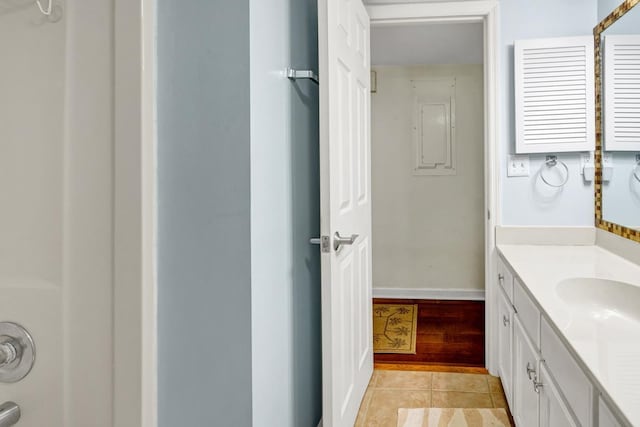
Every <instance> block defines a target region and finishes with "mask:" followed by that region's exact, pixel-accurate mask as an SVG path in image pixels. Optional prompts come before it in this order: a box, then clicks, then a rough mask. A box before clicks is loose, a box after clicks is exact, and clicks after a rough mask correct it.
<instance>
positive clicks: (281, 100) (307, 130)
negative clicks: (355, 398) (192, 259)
mask: <svg viewBox="0 0 640 427" xmlns="http://www.w3.org/2000/svg"><path fill="white" fill-rule="evenodd" d="M317 56H318V51H317V5H316V1H315V0H271V1H268V2H266V1H264V0H252V1H251V231H252V239H251V252H252V269H251V270H252V335H253V419H254V425H255V426H265V427H270V426H273V425H276V424H277V425H278V426H284V427H287V426H290V427H298V426H300V427H315V426H316V425H317V424H318V421H319V420H320V418H321V412H322V408H321V402H322V395H321V394H322V387H321V379H322V376H321V354H322V351H321V346H320V344H321V329H320V257H319V250H318V247H317V246H311V245H310V244H309V238H310V237H314V236H318V235H319V224H320V217H319V198H320V196H319V171H318V166H319V164H318V161H319V158H318V87H317V86H316V85H314V84H313V83H311V82H309V81H299V82H296V83H294V82H291V81H289V80H288V79H287V78H285V77H284V74H283V71H284V69H285V68H286V67H289V66H292V67H294V68H299V69H313V70H317V68H318V63H317V61H318V60H317Z"/></svg>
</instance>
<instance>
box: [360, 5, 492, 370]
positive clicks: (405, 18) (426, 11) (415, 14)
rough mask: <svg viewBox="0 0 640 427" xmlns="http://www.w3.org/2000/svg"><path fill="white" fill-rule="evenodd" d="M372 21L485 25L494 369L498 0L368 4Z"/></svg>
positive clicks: (488, 326) (488, 293)
mask: <svg viewBox="0 0 640 427" xmlns="http://www.w3.org/2000/svg"><path fill="white" fill-rule="evenodd" d="M367 11H368V12H369V16H370V18H371V25H372V26H374V25H398V24H409V23H420V22H424V23H442V22H450V23H455V22H460V23H465V22H481V23H483V25H484V103H485V109H484V111H485V114H484V147H485V150H484V153H485V155H484V162H485V165H484V166H485V168H484V170H485V173H484V174H485V178H484V194H485V197H484V200H485V212H486V215H487V221H486V223H485V239H484V240H485V364H486V367H487V368H488V369H489V372H491V373H492V374H496V373H497V366H496V361H497V358H496V357H495V355H494V353H495V352H494V349H495V348H496V344H495V342H496V333H497V331H496V330H495V325H494V323H495V322H493V321H492V320H493V319H494V317H495V316H494V314H493V313H494V311H495V310H496V301H497V300H496V292H495V288H494V285H493V281H492V278H493V277H495V274H494V273H495V271H496V261H495V257H496V255H495V232H494V230H495V225H496V224H499V223H500V218H499V216H500V210H499V208H498V207H499V206H500V200H499V197H500V192H499V188H498V165H499V163H498V162H499V158H498V155H499V150H498V136H497V135H498V133H497V130H498V106H497V99H498V25H499V20H498V18H499V16H498V13H499V12H498V1H497V0H486V1H464V2H449V3H411V4H393V5H391V4H387V5H370V6H368V7H367Z"/></svg>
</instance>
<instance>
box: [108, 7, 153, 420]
mask: <svg viewBox="0 0 640 427" xmlns="http://www.w3.org/2000/svg"><path fill="white" fill-rule="evenodd" d="M114 3H115V10H114V30H115V38H114V42H115V52H114V61H115V69H114V73H115V76H114V87H115V88H114V104H115V107H114V110H115V111H114V117H115V119H114V135H115V137H114V195H113V203H114V217H115V219H114V230H115V236H114V248H113V251H114V283H113V286H114V291H113V292H114V294H113V295H114V307H113V318H114V321H113V328H114V329H113V334H114V342H113V347H114V350H113V352H114V354H113V369H114V379H113V381H114V382H113V384H114V386H113V405H114V408H113V425H114V427H126V426H127V427H128V426H140V427H155V426H157V345H156V343H157V327H156V308H157V304H156V301H157V297H156V296H157V292H156V289H157V288H156V274H155V271H156V270H155V263H156V123H155V117H156V113H155V108H156V107H155V104H156V103H155V52H156V49H155V31H156V27H155V6H156V1H155V0H115V1H114Z"/></svg>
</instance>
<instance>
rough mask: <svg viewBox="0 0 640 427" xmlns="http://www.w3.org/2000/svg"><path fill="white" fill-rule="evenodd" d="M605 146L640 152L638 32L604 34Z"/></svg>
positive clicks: (639, 39) (616, 149)
mask: <svg viewBox="0 0 640 427" xmlns="http://www.w3.org/2000/svg"><path fill="white" fill-rule="evenodd" d="M603 87H604V92H603V98H604V111H603V119H604V146H605V149H606V150H608V151H640V35H609V36H605V37H604V85H603Z"/></svg>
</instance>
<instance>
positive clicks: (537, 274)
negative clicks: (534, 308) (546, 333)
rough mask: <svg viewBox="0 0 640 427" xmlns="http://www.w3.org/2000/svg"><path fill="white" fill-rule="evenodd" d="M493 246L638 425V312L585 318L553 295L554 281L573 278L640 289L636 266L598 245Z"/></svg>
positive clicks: (639, 376)
mask: <svg viewBox="0 0 640 427" xmlns="http://www.w3.org/2000/svg"><path fill="white" fill-rule="evenodd" d="M498 250H499V251H500V253H501V254H502V255H503V257H504V259H505V260H506V261H507V263H508V264H509V265H510V266H511V268H512V269H513V271H514V272H515V273H516V275H517V276H518V277H519V278H520V281H521V282H522V283H523V284H524V285H525V286H526V288H527V289H528V290H529V293H530V294H531V295H532V296H533V297H534V298H535V299H536V300H537V302H538V304H539V305H540V307H541V308H542V309H543V312H544V313H546V317H547V318H548V319H549V320H550V321H551V322H552V323H553V324H554V325H555V327H556V329H557V330H559V331H560V332H561V333H562V334H563V335H564V337H563V338H564V341H565V343H566V344H568V346H569V347H570V348H572V350H573V352H574V353H575V354H576V355H577V356H578V358H580V359H581V362H582V365H583V367H586V368H587V369H588V370H589V371H590V373H591V376H592V378H593V379H595V380H596V381H597V382H598V383H599V386H600V388H601V389H602V390H603V392H604V393H605V394H608V395H609V398H610V399H611V400H612V401H613V402H614V403H615V404H616V405H617V407H618V409H619V410H620V411H621V412H622V414H624V416H626V418H627V419H628V421H629V422H631V423H632V424H633V425H638V426H640V321H639V320H638V319H640V313H638V315H637V317H636V318H635V319H634V318H630V317H624V316H623V317H620V316H616V314H615V313H613V316H612V319H605V320H603V319H602V318H599V319H593V318H592V319H589V318H587V317H585V316H584V313H582V314H579V313H578V310H576V308H575V307H573V306H572V305H570V304H568V303H567V302H566V301H563V300H562V298H561V297H560V296H559V295H558V294H557V293H556V284H557V283H559V282H560V281H562V280H564V279H568V278H575V277H594V278H600V279H609V280H616V281H621V282H626V283H629V284H632V285H635V286H638V287H639V288H640V266H638V265H636V264H633V263H631V262H629V261H627V260H625V259H624V258H621V257H619V256H617V255H614V254H613V253H611V252H609V251H607V250H605V249H602V248H600V247H598V246H544V245H498ZM632 290H633V289H632ZM639 304H640V302H639ZM578 318H579V321H577V320H578Z"/></svg>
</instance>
